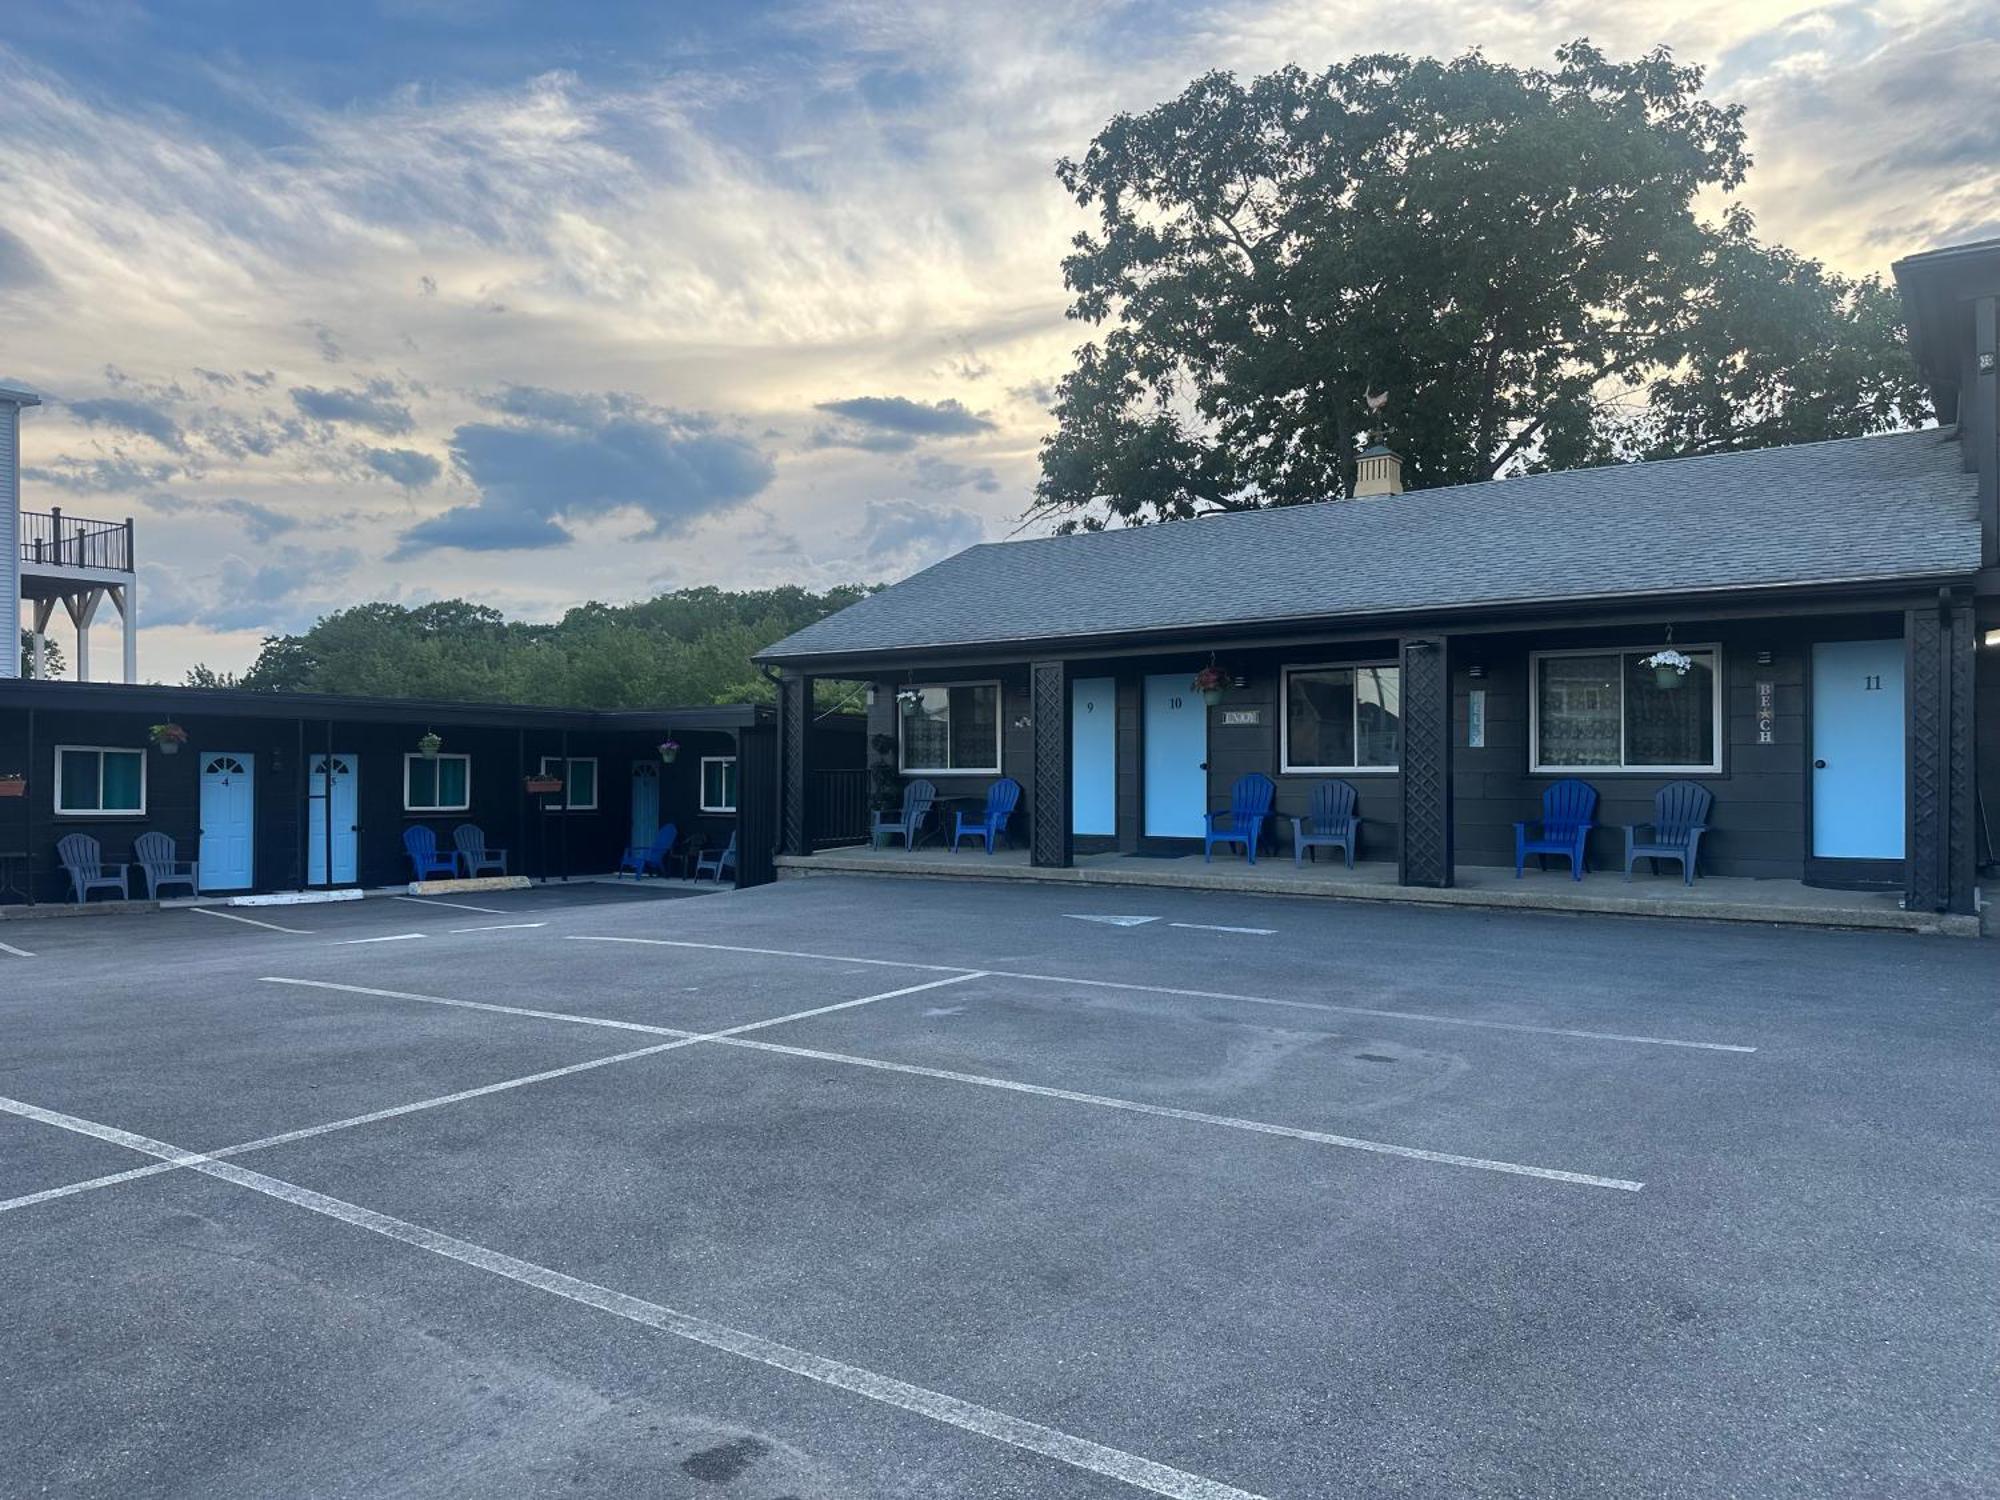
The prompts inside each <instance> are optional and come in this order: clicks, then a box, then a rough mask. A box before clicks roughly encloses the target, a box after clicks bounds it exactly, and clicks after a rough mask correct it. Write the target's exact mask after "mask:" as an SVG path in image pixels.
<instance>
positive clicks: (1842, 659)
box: [1812, 640, 1904, 859]
mask: <svg viewBox="0 0 2000 1500" xmlns="http://www.w3.org/2000/svg"><path fill="white" fill-rule="evenodd" d="M1812 701H1813V712H1812V753H1813V842H1812V848H1813V853H1814V855H1816V856H1817V857H1818V858H1820V859H1901V858H1902V857H1903V721H1904V709H1903V643H1902V642H1901V641H1899V640H1898V641H1826V642H1822V643H1821V644H1819V645H1816V646H1814V647H1813V652H1812Z"/></svg>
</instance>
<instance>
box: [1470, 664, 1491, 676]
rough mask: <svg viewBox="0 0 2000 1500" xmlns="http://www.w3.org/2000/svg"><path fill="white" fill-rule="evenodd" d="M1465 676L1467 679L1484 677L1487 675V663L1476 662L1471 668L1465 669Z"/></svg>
mask: <svg viewBox="0 0 2000 1500" xmlns="http://www.w3.org/2000/svg"><path fill="white" fill-rule="evenodd" d="M1465 675H1466V676H1467V677H1484V676H1485V675H1486V665H1485V663H1484V662H1474V663H1473V664H1472V665H1471V666H1469V667H1467V668H1466V669H1465Z"/></svg>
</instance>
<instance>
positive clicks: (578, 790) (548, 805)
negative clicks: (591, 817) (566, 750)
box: [542, 755, 597, 812]
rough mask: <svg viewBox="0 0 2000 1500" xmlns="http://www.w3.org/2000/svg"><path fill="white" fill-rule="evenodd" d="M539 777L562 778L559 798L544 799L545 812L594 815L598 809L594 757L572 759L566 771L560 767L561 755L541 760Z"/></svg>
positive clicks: (574, 757)
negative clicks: (590, 813)
mask: <svg viewBox="0 0 2000 1500" xmlns="http://www.w3.org/2000/svg"><path fill="white" fill-rule="evenodd" d="M542 774H543V775H544V776H558V777H561V778H562V784H563V789H562V795H561V796H560V797H555V798H544V799H543V800H542V807H543V810H544V811H547V812H564V811H568V812H594V811H596V809H597V759H596V757H595V756H571V757H570V760H569V768H568V769H567V770H565V769H564V768H563V758H562V757H561V756H560V755H544V756H543V757H542Z"/></svg>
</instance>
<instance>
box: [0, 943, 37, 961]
mask: <svg viewBox="0 0 2000 1500" xmlns="http://www.w3.org/2000/svg"><path fill="white" fill-rule="evenodd" d="M0 953H11V954H13V955H14V957H16V958H33V957H34V956H35V955H34V954H32V953H30V952H29V951H28V950H27V949H26V948H16V947H15V946H14V945H13V944H12V943H0Z"/></svg>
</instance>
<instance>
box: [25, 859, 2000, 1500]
mask: <svg viewBox="0 0 2000 1500" xmlns="http://www.w3.org/2000/svg"><path fill="white" fill-rule="evenodd" d="M675 894H677V891H676V890H675V889H674V888H660V887H655V888H648V889H645V890H636V889H632V888H624V889H620V888H615V887H608V886H585V887H576V888H572V889H569V890H549V889H543V890H533V891H524V892H509V893H502V894H498V895H478V896H467V897H465V898H464V899H463V901H458V902H456V904H452V903H451V902H450V901H447V900H443V899H441V900H439V901H435V902H430V903H422V902H413V901H395V900H390V899H375V900H369V901H367V902H361V903H352V904H348V905H343V906H317V907H295V908H260V909H256V910H250V911H239V912H238V913H237V915H238V916H246V917H250V918H254V919H256V921H257V922H261V923H263V924H264V925H254V924H253V923H251V922H245V921H239V920H234V919H232V918H230V917H219V916H216V915H214V914H212V913H205V912H199V911H193V910H181V911H166V912H159V913H152V914H145V915H134V916H130V917H107V918H103V919H89V920H75V921H49V922H28V923H14V924H8V925H6V926H4V927H0V942H3V943H5V944H6V945H8V946H9V948H10V949H12V950H17V951H0V1036H4V1038H5V1043H4V1048H0V1312H4V1325H0V1326H4V1327H5V1330H6V1333H5V1346H6V1347H5V1357H4V1358H0V1411H4V1412H5V1413H6V1418H5V1420H4V1421H0V1494H5V1495H8V1496H14V1495H22V1496H29V1495H74V1496H107V1497H108V1496H117V1497H121V1500H124V1497H139V1496H200V1497H257V1500H270V1497H278V1496H370V1497H375V1496H392V1495H407V1496H480V1497H489V1496H555V1495H563V1496H593V1497H594V1496H604V1497H614V1496H615V1497H637V1496H648V1497H652V1496H668V1497H699V1500H787V1497H789V1500H834V1497H841V1500H848V1497H852V1500H864V1497H865V1500H874V1497H910V1500H916V1497H925V1500H929V1497H979V1500H991V1497H1023V1500H1027V1497H1035V1500H1046V1497H1051V1496H1062V1497H1068V1496H1078V1497H1098V1496H1104V1497H1111V1496H1125V1495H1135V1494H1156V1495H1166V1496H1173V1497H1190V1500H1240V1497H1243V1496H1261V1497H1267V1500H1277V1497H1298V1500H1305V1497H1324V1496H1347V1495H1353V1496H1370V1497H1373V1496H1562V1497H1570V1496H1600V1495H1601V1496H1614V1495H1615V1496H1629V1495H1646V1496H1653V1495H1658V1496H1675V1497H1682V1496H1717V1497H1720V1496H1751V1495H1754V1496H1760V1497H1761V1496H1773V1497H1793V1496H1796V1497H1815V1500H1817V1497H1825V1496H1849V1495H1852V1496H1922V1497H1957V1496H1973V1495H1986V1494H1992V1493H1996V1492H2000V1437H1996V1425H1995V1423H1994V1422H1993V1420H1992V1413H1993V1412H1994V1411H1995V1410H2000V1382H1996V1378H1995V1373H1994V1371H1995V1362H1994V1360H1993V1358H1992V1353H1993V1330H1994V1328H1995V1327H1996V1313H2000V1293H1996V1288H2000V1277H1996V1274H1995V1273H1996V1271H2000V1252H1996V1249H1995V1247H1996V1245H2000V1213H1996V1207H2000V1173H1996V1171H1995V1167H1996V1154H1995V1149H1994V1143H1995V1140H1996V1133H1995V1128H1996V1126H1997V1125H2000V1067H1996V1063H2000V1045H1996V1026H1995V1023H1996V979H2000V968H1996V962H1995V959H1994V957H1993V956H1992V951H1991V949H1990V948H1989V946H1988V945H1987V944H1985V943H1979V942H1949V941H1943V940H1937V939H1920V938H1910V937H1901V936H1891V935H1868V934H1845V933H1825V932H1787V931H1780V930H1765V929H1746V928H1740V927H1722V926H1714V927H1710V926H1703V925H1696V924H1683V923H1653V922H1641V921H1628V920H1619V919H1610V918H1567V917H1545V916H1529V915H1521V914H1499V913H1481V912H1474V911H1448V910H1447V911H1439V910H1416V909H1403V908H1396V907H1387V906H1376V905H1373V904H1369V905H1365V906H1364V905H1359V904H1357V905H1352V906H1349V905H1345V904H1340V903H1323V902H1314V901H1303V900H1287V899H1283V898H1258V897H1231V896H1216V895H1209V894H1201V893H1193V892H1185V893H1184V892H1170V891H1143V892H1137V891H1115V892H1114V891H1089V890H1076V891H1064V890H1061V889H1055V888H1049V887H1013V886H1005V885H994V886H981V885H960V884H956V883H950V884H946V883H937V884H931V883H923V882H916V881H910V882H903V881H884V880H867V879H838V878H820V879H814V880H807V881H800V882H794V883H787V884H784V885H780V886H775V887H767V888H764V889H762V890H757V891H749V892H742V893H733V894H726V895H714V896H703V897H702V898H700V899H672V896H673V895H675ZM1107 919H1113V920H1107Z"/></svg>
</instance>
